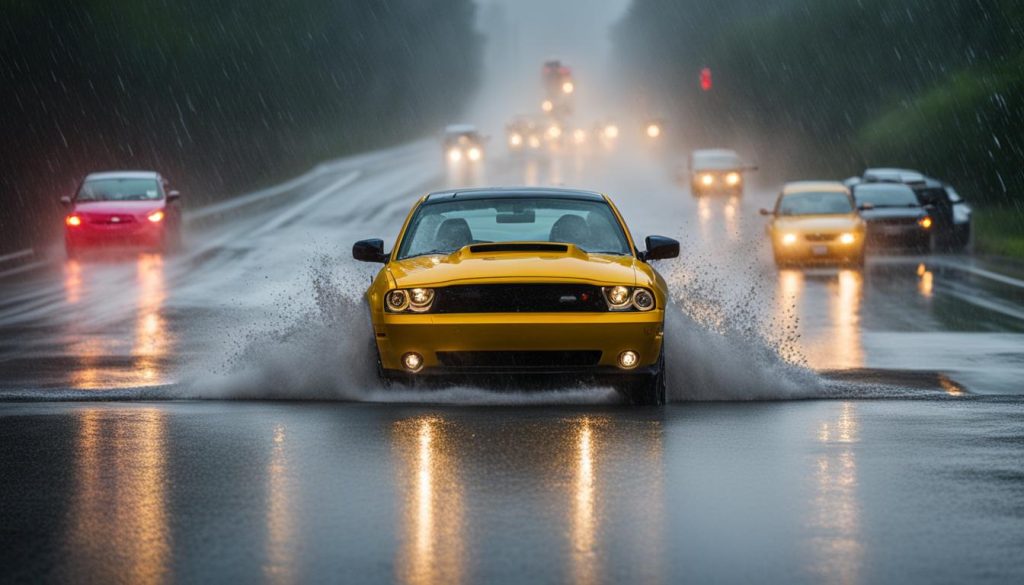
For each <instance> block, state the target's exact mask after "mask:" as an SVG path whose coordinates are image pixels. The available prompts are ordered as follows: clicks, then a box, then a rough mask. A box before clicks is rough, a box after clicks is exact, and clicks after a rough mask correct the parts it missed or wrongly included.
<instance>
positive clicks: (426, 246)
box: [398, 198, 632, 259]
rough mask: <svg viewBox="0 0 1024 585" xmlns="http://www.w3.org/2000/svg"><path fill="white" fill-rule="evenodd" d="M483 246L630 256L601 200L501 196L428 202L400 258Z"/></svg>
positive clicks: (416, 217) (415, 218)
mask: <svg viewBox="0 0 1024 585" xmlns="http://www.w3.org/2000/svg"><path fill="white" fill-rule="evenodd" d="M485 242H486V243H490V242H559V243H568V244H575V245H576V246H579V247H580V248H581V249H582V250H584V251H586V252H591V253H607V254H632V250H631V249H630V246H629V243H628V240H627V239H626V234H625V232H624V231H623V229H622V225H621V224H620V223H619V221H618V219H617V218H616V216H615V214H614V213H613V212H612V209H611V207H610V206H609V205H608V204H607V203H605V202H603V201H580V200H574V199H544V198H529V199H526V198H523V199H519V198H516V199H511V198H503V199H466V200H462V201H457V200H456V201H444V202H437V203H431V202H427V203H424V204H423V205H421V206H420V207H419V208H418V209H417V210H416V213H415V215H414V216H413V218H412V220H411V221H410V222H409V228H408V229H407V230H406V233H405V236H404V237H403V238H402V242H401V243H400V245H399V249H398V258H399V259H402V258H409V257H412V256H422V255H424V254H449V253H451V252H454V251H456V250H458V249H459V248H462V247H463V246H467V245H469V244H479V243H485Z"/></svg>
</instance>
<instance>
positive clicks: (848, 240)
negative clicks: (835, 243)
mask: <svg viewBox="0 0 1024 585" xmlns="http://www.w3.org/2000/svg"><path fill="white" fill-rule="evenodd" d="M856 239H857V238H856V236H854V235H853V234H851V233H845V234H843V235H841V236H839V243H840V244H852V243H853V242H854V240H856Z"/></svg>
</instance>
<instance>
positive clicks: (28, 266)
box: [0, 260, 48, 278]
mask: <svg viewBox="0 0 1024 585" xmlns="http://www.w3.org/2000/svg"><path fill="white" fill-rule="evenodd" d="M47 264H48V263H47V262H46V261H44V260H40V261H38V262H32V263H30V264H25V265H24V266H19V267H17V268H11V269H10V270H5V271H3V272H0V278H6V277H8V276H14V275H15V274H21V273H22V272H28V271H29V270H35V269H37V268H42V267H44V266H46V265H47Z"/></svg>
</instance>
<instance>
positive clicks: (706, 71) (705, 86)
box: [700, 67, 711, 91]
mask: <svg viewBox="0 0 1024 585" xmlns="http://www.w3.org/2000/svg"><path fill="white" fill-rule="evenodd" d="M700 88H701V89H702V90H704V91H711V69H710V68H708V67H705V68H703V69H701V70H700Z"/></svg>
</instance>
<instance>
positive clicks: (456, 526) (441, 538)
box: [394, 417, 466, 585]
mask: <svg viewBox="0 0 1024 585" xmlns="http://www.w3.org/2000/svg"><path fill="white" fill-rule="evenodd" d="M394 434H395V448H396V449H397V450H398V454H399V458H400V460H401V467H400V469H399V470H398V471H399V473H398V475H399V478H400V481H399V485H400V486H403V487H402V492H403V493H402V500H403V502H402V508H403V512H402V515H401V532H402V534H401V540H402V542H401V546H400V548H399V552H398V555H399V558H398V560H397V563H396V566H397V569H398V578H399V581H400V582H402V583H411V584H423V585H433V584H457V583H461V582H462V581H463V580H464V577H465V564H466V559H465V535H464V530H465V527H464V518H463V516H464V511H463V488H462V484H461V479H460V476H459V473H458V465H457V459H455V457H454V455H453V453H452V449H453V446H452V444H451V439H450V438H449V437H448V436H446V424H445V422H444V421H443V420H442V419H438V418H434V417H420V418H415V419H406V420H402V421H398V422H397V423H395V427H394Z"/></svg>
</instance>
